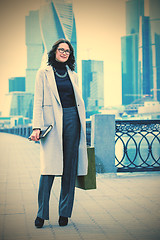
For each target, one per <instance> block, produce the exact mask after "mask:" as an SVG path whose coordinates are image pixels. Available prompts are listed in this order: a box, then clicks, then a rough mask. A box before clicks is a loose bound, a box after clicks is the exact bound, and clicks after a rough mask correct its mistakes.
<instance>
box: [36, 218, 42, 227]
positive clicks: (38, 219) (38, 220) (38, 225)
mask: <svg viewBox="0 0 160 240" xmlns="http://www.w3.org/2000/svg"><path fill="white" fill-rule="evenodd" d="M43 224H44V219H42V218H40V217H37V218H36V220H35V226H36V227H37V228H42V227H43Z"/></svg>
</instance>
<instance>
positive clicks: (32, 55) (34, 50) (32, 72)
mask: <svg viewBox="0 0 160 240" xmlns="http://www.w3.org/2000/svg"><path fill="white" fill-rule="evenodd" d="M26 46H27V69H26V92H29V93H34V85H35V76H36V72H37V70H38V68H39V67H40V65H41V60H42V56H43V53H44V46H43V41H42V37H41V31H40V23H39V11H38V10H37V11H30V12H29V15H28V16H26Z"/></svg>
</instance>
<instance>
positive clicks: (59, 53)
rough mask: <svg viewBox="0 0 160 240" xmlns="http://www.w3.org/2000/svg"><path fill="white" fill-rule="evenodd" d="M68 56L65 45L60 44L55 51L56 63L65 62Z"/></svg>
mask: <svg viewBox="0 0 160 240" xmlns="http://www.w3.org/2000/svg"><path fill="white" fill-rule="evenodd" d="M69 55H70V48H69V46H68V44H67V43H60V44H59V45H58V48H57V50H56V60H57V61H58V62H66V61H67V60H68V58H69Z"/></svg>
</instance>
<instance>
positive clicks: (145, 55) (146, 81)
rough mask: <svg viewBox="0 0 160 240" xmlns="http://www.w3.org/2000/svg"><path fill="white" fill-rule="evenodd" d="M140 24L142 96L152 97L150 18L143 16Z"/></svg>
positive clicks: (140, 80)
mask: <svg viewBox="0 0 160 240" xmlns="http://www.w3.org/2000/svg"><path fill="white" fill-rule="evenodd" d="M139 24H140V26H139V70H138V71H139V82H140V83H141V86H142V94H143V95H151V89H152V88H153V66H152V48H151V31H150V19H149V17H145V16H141V17H140V21H139Z"/></svg>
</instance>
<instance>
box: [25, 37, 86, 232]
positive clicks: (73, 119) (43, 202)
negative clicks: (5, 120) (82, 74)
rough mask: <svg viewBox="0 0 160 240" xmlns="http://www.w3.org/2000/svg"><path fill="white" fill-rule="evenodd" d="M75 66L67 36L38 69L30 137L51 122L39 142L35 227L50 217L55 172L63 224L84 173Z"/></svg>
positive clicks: (82, 117)
mask: <svg viewBox="0 0 160 240" xmlns="http://www.w3.org/2000/svg"><path fill="white" fill-rule="evenodd" d="M74 68H75V57H74V49H73V47H72V45H71V43H70V42H69V41H68V40H66V39H60V40H58V41H57V42H56V43H55V44H54V45H53V47H52V49H51V51H50V52H49V54H48V66H47V67H44V68H41V69H39V71H38V73H37V78H36V84H35V95H34V111H33V133H32V134H31V137H30V138H31V140H33V141H37V140H39V136H40V132H41V129H42V128H43V127H47V126H49V125H50V124H53V128H52V130H51V131H50V132H49V133H48V134H47V135H46V136H45V138H42V139H41V145H40V158H41V177H40V183H39V194H38V204H39V209H38V213H37V217H36V220H35V226H36V227H38V228H41V227H43V224H44V220H45V219H49V198H50V191H51V187H52V184H53V180H54V178H55V176H57V175H58V176H60V175H61V176H62V180H61V194H60V200H59V216H60V217H59V225H60V226H65V225H67V224H68V217H71V214H72V208H73V201H74V191H75V179H76V175H87V169H88V157H87V144H86V119H85V107H84V101H83V99H82V97H81V92H80V90H79V88H78V85H77V83H78V79H77V74H76V73H75V72H74Z"/></svg>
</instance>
